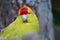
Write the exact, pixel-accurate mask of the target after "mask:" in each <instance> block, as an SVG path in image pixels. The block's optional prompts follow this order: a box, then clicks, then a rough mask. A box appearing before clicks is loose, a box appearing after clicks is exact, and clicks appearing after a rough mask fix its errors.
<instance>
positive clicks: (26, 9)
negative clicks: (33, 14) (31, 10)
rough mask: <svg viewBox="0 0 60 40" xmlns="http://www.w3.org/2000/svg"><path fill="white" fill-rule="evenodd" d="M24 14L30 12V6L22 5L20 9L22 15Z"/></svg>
mask: <svg viewBox="0 0 60 40" xmlns="http://www.w3.org/2000/svg"><path fill="white" fill-rule="evenodd" d="M23 14H28V8H26V7H22V8H21V9H20V15H23Z"/></svg>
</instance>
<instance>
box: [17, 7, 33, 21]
mask: <svg viewBox="0 0 60 40" xmlns="http://www.w3.org/2000/svg"><path fill="white" fill-rule="evenodd" d="M31 12H32V11H31V8H29V7H27V6H24V7H21V8H20V9H19V14H18V15H20V16H22V19H23V21H26V20H27V14H31Z"/></svg>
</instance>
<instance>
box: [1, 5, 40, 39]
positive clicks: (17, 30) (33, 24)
mask: <svg viewBox="0 0 60 40" xmlns="http://www.w3.org/2000/svg"><path fill="white" fill-rule="evenodd" d="M38 33H39V22H38V19H37V17H36V15H35V13H34V12H33V10H32V9H31V8H30V7H28V6H23V7H21V8H20V9H19V10H18V16H17V18H16V19H15V20H14V21H13V22H12V23H11V24H9V25H8V26H7V27H5V28H4V29H3V30H2V32H1V33H0V39H1V40H30V39H31V37H33V36H34V35H36V36H37V34H38Z"/></svg>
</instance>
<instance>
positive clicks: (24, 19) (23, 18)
mask: <svg viewBox="0 0 60 40" xmlns="http://www.w3.org/2000/svg"><path fill="white" fill-rule="evenodd" d="M22 20H23V21H24V22H25V21H27V15H25V14H24V15H22Z"/></svg>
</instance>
